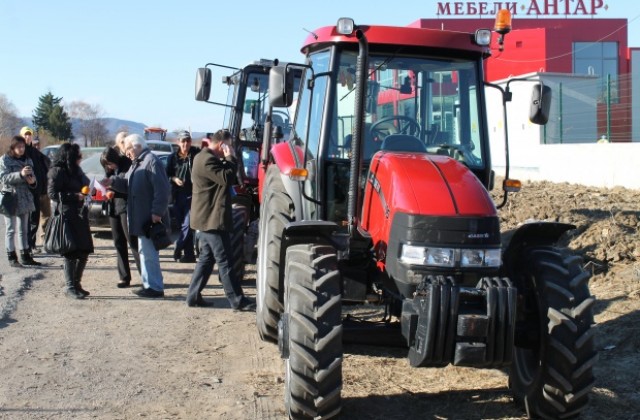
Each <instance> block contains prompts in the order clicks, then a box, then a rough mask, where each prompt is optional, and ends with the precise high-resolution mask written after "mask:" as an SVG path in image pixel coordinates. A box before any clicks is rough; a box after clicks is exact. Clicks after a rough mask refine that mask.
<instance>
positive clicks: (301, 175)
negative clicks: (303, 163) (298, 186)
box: [289, 168, 309, 181]
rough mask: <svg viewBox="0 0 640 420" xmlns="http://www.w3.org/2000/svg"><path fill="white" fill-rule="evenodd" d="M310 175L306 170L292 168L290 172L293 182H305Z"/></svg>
mask: <svg viewBox="0 0 640 420" xmlns="http://www.w3.org/2000/svg"><path fill="white" fill-rule="evenodd" d="M308 175H309V171H307V170H306V169H304V168H291V170H290V171H289V178H291V180H292V181H305V180H306V179H307V176H308Z"/></svg>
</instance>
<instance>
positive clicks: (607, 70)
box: [573, 42, 618, 102]
mask: <svg viewBox="0 0 640 420" xmlns="http://www.w3.org/2000/svg"><path fill="white" fill-rule="evenodd" d="M573 72H574V73H576V74H592V75H595V76H599V77H600V85H601V89H600V94H599V98H598V99H599V101H600V102H604V101H606V100H607V92H610V94H611V101H612V102H617V101H618V43H617V42H574V43H573ZM608 83H610V85H608Z"/></svg>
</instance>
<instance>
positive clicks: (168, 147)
mask: <svg viewBox="0 0 640 420" xmlns="http://www.w3.org/2000/svg"><path fill="white" fill-rule="evenodd" d="M147 147H148V148H149V149H151V151H152V152H169V153H172V152H173V151H175V150H178V145H177V144H175V143H171V142H168V141H162V140H147Z"/></svg>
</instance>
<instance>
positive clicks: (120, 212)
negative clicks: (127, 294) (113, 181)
mask: <svg viewBox="0 0 640 420" xmlns="http://www.w3.org/2000/svg"><path fill="white" fill-rule="evenodd" d="M116 138H117V137H116ZM100 164H102V167H103V168H104V171H105V175H106V176H108V177H109V176H112V175H115V176H117V177H119V178H125V176H126V174H127V171H128V170H129V168H130V167H131V159H129V158H128V157H126V156H125V155H123V154H120V152H119V151H118V149H116V147H111V146H107V147H106V148H105V149H104V150H103V151H102V155H101V156H100ZM109 191H111V193H112V194H113V198H111V199H110V200H109V201H108V202H107V203H108V204H107V209H108V214H109V225H110V226H111V236H112V237H113V246H114V247H115V248H116V253H117V256H118V259H117V261H118V275H119V276H120V282H119V283H118V284H117V286H118V287H119V288H125V287H129V286H130V284H131V267H130V265H129V246H130V247H131V253H132V254H133V259H134V261H135V262H136V268H137V270H138V273H140V254H139V253H138V238H135V237H131V236H130V235H129V224H128V221H127V194H126V193H122V192H118V191H114V190H109Z"/></svg>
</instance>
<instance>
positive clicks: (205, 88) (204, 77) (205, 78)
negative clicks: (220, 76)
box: [196, 67, 211, 102]
mask: <svg viewBox="0 0 640 420" xmlns="http://www.w3.org/2000/svg"><path fill="white" fill-rule="evenodd" d="M210 94H211V69H209V68H206V67H204V68H199V69H198V71H197V73H196V101H204V102H206V101H208V100H209V95H210Z"/></svg>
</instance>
